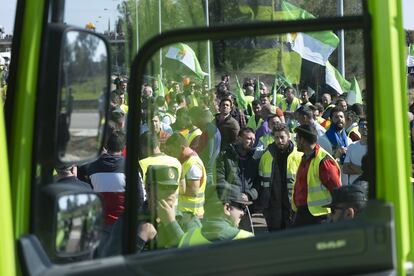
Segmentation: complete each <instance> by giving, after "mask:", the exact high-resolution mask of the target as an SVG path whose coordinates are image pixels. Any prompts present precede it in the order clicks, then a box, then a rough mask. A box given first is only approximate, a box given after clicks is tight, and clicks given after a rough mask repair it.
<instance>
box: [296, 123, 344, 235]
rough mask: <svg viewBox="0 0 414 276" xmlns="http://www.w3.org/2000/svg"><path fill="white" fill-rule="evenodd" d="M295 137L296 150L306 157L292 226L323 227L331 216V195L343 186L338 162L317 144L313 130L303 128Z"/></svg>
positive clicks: (304, 126)
mask: <svg viewBox="0 0 414 276" xmlns="http://www.w3.org/2000/svg"><path fill="white" fill-rule="evenodd" d="M295 133H296V137H295V139H296V146H297V149H298V151H300V152H303V157H302V160H301V162H300V164H299V168H298V171H297V173H296V181H295V184H294V187H293V200H292V209H293V211H294V212H295V213H296V217H295V220H294V223H293V226H294V227H299V226H305V225H310V224H320V223H323V222H324V221H326V218H327V215H328V214H329V213H330V212H331V210H330V209H329V208H328V207H325V206H326V205H328V204H329V203H331V201H332V197H331V192H332V191H333V190H334V189H335V188H338V187H340V186H341V172H340V169H339V165H338V163H337V162H336V161H335V159H334V158H333V157H332V156H331V155H330V154H329V153H328V152H327V151H326V150H324V149H323V148H322V147H320V146H319V145H318V144H317V143H316V141H317V132H316V129H315V128H314V127H313V126H311V125H307V124H304V125H300V126H299V127H297V128H296V129H295Z"/></svg>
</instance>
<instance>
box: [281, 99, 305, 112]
mask: <svg viewBox="0 0 414 276" xmlns="http://www.w3.org/2000/svg"><path fill="white" fill-rule="evenodd" d="M299 106H300V100H299V99H298V98H296V97H294V98H293V100H292V103H291V104H290V106H289V108H288V104H287V102H286V98H285V99H283V100H282V101H281V102H280V104H279V108H280V109H282V111H283V112H285V111H295V110H296V109H298V108H299Z"/></svg>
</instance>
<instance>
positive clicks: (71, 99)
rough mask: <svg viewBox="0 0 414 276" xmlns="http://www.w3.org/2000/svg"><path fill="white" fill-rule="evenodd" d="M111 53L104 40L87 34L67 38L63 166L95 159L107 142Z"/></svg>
mask: <svg viewBox="0 0 414 276" xmlns="http://www.w3.org/2000/svg"><path fill="white" fill-rule="evenodd" d="M108 68H109V67H108V50H107V48H106V45H105V43H104V41H103V40H102V38H100V37H98V36H96V35H94V34H91V33H87V32H79V31H68V32H67V33H65V35H64V43H63V55H62V61H61V70H62V73H61V76H62V77H61V82H60V84H61V95H60V110H59V117H58V147H59V148H58V156H59V160H60V161H61V162H66V163H69V162H72V163H73V162H80V161H82V160H87V159H91V158H93V157H95V156H96V155H97V154H98V153H99V149H100V147H101V144H102V141H103V126H104V124H105V106H106V101H107V100H106V96H107V93H106V91H107V90H108V87H107V83H108V81H107V80H108V77H109V72H108Z"/></svg>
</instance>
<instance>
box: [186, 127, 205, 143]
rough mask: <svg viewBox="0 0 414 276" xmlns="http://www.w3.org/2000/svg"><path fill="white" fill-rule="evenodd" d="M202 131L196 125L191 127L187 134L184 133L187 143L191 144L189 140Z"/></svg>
mask: <svg viewBox="0 0 414 276" xmlns="http://www.w3.org/2000/svg"><path fill="white" fill-rule="evenodd" d="M202 133H203V132H202V131H201V129H199V128H198V127H194V128H193V129H191V130H190V131H189V132H188V133H187V135H185V139H186V140H187V142H188V145H191V142H192V141H193V140H194V139H195V138H196V137H197V136H200V135H201V134H202Z"/></svg>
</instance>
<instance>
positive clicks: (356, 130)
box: [346, 124, 361, 138]
mask: <svg viewBox="0 0 414 276" xmlns="http://www.w3.org/2000/svg"><path fill="white" fill-rule="evenodd" d="M346 132H347V136H348V137H349V138H351V137H350V135H351V133H352V132H354V133H355V134H356V135H358V137H360V138H361V133H359V128H358V125H357V124H354V125H353V126H351V128H350V129H349V130H348V129H347V131H346Z"/></svg>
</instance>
